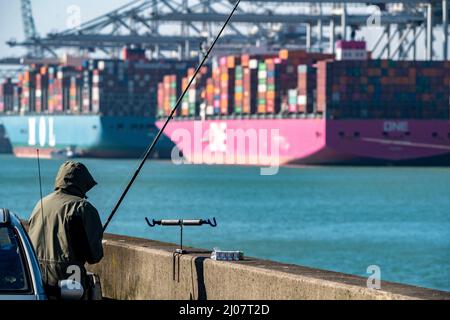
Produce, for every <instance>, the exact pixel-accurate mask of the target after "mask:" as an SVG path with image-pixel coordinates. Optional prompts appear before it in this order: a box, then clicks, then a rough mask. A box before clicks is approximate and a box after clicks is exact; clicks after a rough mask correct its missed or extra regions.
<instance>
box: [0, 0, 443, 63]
mask: <svg viewBox="0 0 450 320" xmlns="http://www.w3.org/2000/svg"><path fill="white" fill-rule="evenodd" d="M128 2H130V0H57V1H56V0H32V6H33V15H34V19H35V24H36V28H37V31H38V32H39V34H40V35H41V36H44V35H46V34H47V33H48V32H51V31H62V30H65V29H67V26H68V25H70V23H71V21H72V20H71V16H72V15H71V13H70V12H68V11H70V9H71V8H73V6H74V5H75V6H77V7H78V8H79V10H80V18H81V22H86V21H88V20H90V19H92V18H95V17H97V16H100V15H102V14H104V13H106V12H108V11H111V10H113V9H116V8H118V7H120V6H122V5H124V4H126V3H128ZM380 31H381V30H380V29H377V28H373V29H370V30H366V31H364V32H362V33H360V34H359V35H360V36H363V37H364V38H365V39H366V40H367V41H368V48H369V49H370V48H371V47H372V46H373V45H374V44H375V41H376V39H377V35H378V34H379V33H380ZM435 36H436V37H437V39H442V32H440V30H438V31H437V32H436V33H435ZM12 38H15V39H17V40H23V39H24V38H25V36H24V32H23V27H22V17H21V11H20V0H0V57H9V56H19V55H21V54H23V53H24V50H23V49H20V48H10V47H8V46H7V45H6V44H5V42H6V41H8V40H10V39H12ZM419 41H420V45H419V54H418V58H419V59H420V58H424V54H425V49H424V48H425V47H424V43H425V39H424V37H421V38H420V39H419ZM435 50H436V52H437V53H438V54H440V53H441V52H442V46H439V45H436V47H435Z"/></svg>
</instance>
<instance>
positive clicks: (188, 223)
mask: <svg viewBox="0 0 450 320" xmlns="http://www.w3.org/2000/svg"><path fill="white" fill-rule="evenodd" d="M145 221H146V222H147V224H148V226H149V227H151V228H153V227H155V226H164V227H177V226H178V227H180V247H179V248H178V249H176V250H175V252H176V253H179V254H185V253H186V250H184V249H183V228H184V227H200V226H203V225H209V226H211V227H213V228H215V227H217V221H216V218H212V220H210V219H196V220H184V219H178V220H154V219H152V221H151V222H150V220H149V219H148V218H145Z"/></svg>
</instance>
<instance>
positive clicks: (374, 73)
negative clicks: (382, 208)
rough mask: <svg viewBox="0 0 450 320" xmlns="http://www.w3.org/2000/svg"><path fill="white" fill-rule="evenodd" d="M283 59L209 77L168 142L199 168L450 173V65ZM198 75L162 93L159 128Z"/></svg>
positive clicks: (360, 52) (207, 73)
mask: <svg viewBox="0 0 450 320" xmlns="http://www.w3.org/2000/svg"><path fill="white" fill-rule="evenodd" d="M336 47H337V50H336V55H335V56H330V55H327V54H321V53H308V52H305V51H289V50H281V51H280V52H278V53H277V54H268V55H240V56H223V57H217V58H215V59H214V60H213V62H212V66H211V67H210V70H208V68H205V69H204V70H202V74H201V76H200V77H199V78H198V79H196V81H195V83H194V85H193V86H192V88H190V90H189V92H188V94H187V95H186V96H185V98H184V101H183V103H182V106H181V109H180V110H179V111H178V112H177V115H176V117H175V118H174V120H173V121H172V122H171V123H170V124H169V125H168V126H167V128H166V134H167V135H168V136H169V137H170V138H171V140H172V141H173V142H174V143H175V144H176V145H177V147H178V150H177V151H176V152H174V153H173V155H172V157H175V159H178V160H180V161H185V162H188V163H196V164H200V163H202V164H227V165H259V166H272V165H289V164H420V165H449V164H450V118H449V110H450V106H449V97H450V62H449V61H393V60H372V59H371V58H370V53H369V52H367V50H366V44H365V42H364V41H339V42H337V44H336ZM192 74H193V70H188V73H187V74H186V75H185V76H184V77H180V76H179V75H167V76H165V77H164V79H163V81H161V83H160V84H159V85H158V116H159V118H160V120H159V121H157V123H156V124H157V126H158V127H159V128H161V127H162V125H163V124H164V120H165V118H166V117H167V115H168V114H170V110H171V108H172V107H173V106H174V102H175V100H174V97H175V96H176V95H178V94H179V93H180V92H181V90H182V89H183V88H184V87H185V86H186V83H187V80H188V79H189V77H191V76H192Z"/></svg>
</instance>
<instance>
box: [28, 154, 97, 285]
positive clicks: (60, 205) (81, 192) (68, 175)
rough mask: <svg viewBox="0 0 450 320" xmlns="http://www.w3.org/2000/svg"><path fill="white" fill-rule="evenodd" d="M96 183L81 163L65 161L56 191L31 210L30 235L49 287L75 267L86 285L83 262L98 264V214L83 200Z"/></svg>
mask: <svg viewBox="0 0 450 320" xmlns="http://www.w3.org/2000/svg"><path fill="white" fill-rule="evenodd" d="M95 184H96V182H95V181H94V179H93V178H92V176H91V175H90V173H89V172H88V170H87V169H86V167H85V166H84V165H82V164H80V163H75V162H65V163H64V164H63V165H62V166H61V168H60V170H59V172H58V176H57V178H56V182H55V192H53V193H51V194H50V195H48V196H47V197H45V198H44V199H43V200H42V204H41V203H40V202H38V203H37V204H36V206H35V208H34V210H33V213H32V216H31V218H30V229H29V235H30V239H31V241H32V243H33V245H34V248H35V250H36V254H37V256H38V259H39V262H40V264H41V269H42V273H43V280H44V283H45V284H46V285H47V286H48V287H56V286H57V285H58V281H59V280H63V279H67V278H68V277H69V276H71V275H72V273H74V272H76V271H77V270H79V272H80V274H79V275H80V277H81V278H80V281H81V282H82V284H83V285H84V286H86V282H85V281H86V279H85V273H86V270H85V269H84V264H85V263H86V262H88V263H97V262H99V261H100V259H101V258H102V257H103V248H102V244H101V240H102V236H103V232H102V225H101V221H100V217H99V215H98V212H97V210H96V209H95V208H94V207H93V206H92V205H91V204H90V203H89V202H88V201H87V200H86V199H85V198H86V192H87V191H89V190H90V189H91V188H92V187H93V186H94V185H95Z"/></svg>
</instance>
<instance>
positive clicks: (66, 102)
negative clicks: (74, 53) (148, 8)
mask: <svg viewBox="0 0 450 320" xmlns="http://www.w3.org/2000/svg"><path fill="white" fill-rule="evenodd" d="M194 64H195V61H179V60H148V59H146V57H145V51H144V50H140V49H130V48H125V49H124V50H123V52H122V57H121V59H108V60H103V59H85V60H82V61H80V63H78V64H73V63H72V64H70V65H69V64H61V65H42V64H41V65H31V66H30V67H29V68H28V69H27V70H26V71H24V72H23V73H21V74H20V75H19V77H18V79H6V80H5V81H4V82H3V83H2V85H1V86H0V96H1V99H0V125H1V126H3V127H4V129H5V132H6V135H7V136H8V138H9V141H10V143H11V145H12V150H13V152H14V154H15V155H16V156H18V157H35V156H36V149H37V148H39V149H40V154H41V156H43V157H46V158H51V157H60V156H63V157H98V158H133V157H139V156H141V155H142V154H143V153H144V152H145V149H146V147H147V146H148V145H149V143H150V142H151V141H152V139H153V138H154V136H155V135H156V133H157V130H158V129H157V128H156V126H155V120H156V118H155V117H156V111H155V110H156V108H155V106H156V101H157V90H156V88H157V84H158V82H159V81H161V80H162V79H163V77H164V75H166V74H180V73H185V71H186V70H187V69H188V68H189V67H192V66H193V65H194ZM173 147H174V145H173V143H172V142H171V141H170V140H169V139H168V138H166V137H164V138H163V139H162V140H161V141H160V142H159V143H158V146H157V150H156V152H155V153H154V156H155V157H161V158H167V157H169V156H170V152H171V150H172V148H173Z"/></svg>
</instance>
